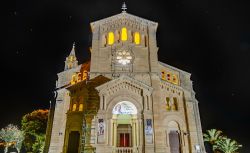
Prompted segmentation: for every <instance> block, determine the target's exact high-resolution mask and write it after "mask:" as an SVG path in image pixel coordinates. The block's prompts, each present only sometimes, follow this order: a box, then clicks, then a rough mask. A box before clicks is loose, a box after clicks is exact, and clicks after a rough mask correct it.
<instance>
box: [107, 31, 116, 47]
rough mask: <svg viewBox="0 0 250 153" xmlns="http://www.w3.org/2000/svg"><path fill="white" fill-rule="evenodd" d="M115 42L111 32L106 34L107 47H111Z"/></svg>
mask: <svg viewBox="0 0 250 153" xmlns="http://www.w3.org/2000/svg"><path fill="white" fill-rule="evenodd" d="M114 42H115V35H114V33H113V32H109V34H108V45H113V44H114Z"/></svg>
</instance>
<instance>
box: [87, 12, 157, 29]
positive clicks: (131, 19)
mask: <svg viewBox="0 0 250 153" xmlns="http://www.w3.org/2000/svg"><path fill="white" fill-rule="evenodd" d="M90 25H91V27H92V29H95V28H97V27H99V26H100V27H102V28H101V29H100V31H101V32H104V31H108V30H109V29H115V28H117V27H120V26H121V25H126V26H129V27H133V28H134V29H138V30H140V31H146V30H147V27H153V28H154V29H155V30H156V29H157V27H158V23H156V22H153V21H149V20H146V19H143V18H140V17H138V16H135V15H132V14H129V13H125V12H123V13H120V14H117V15H114V16H111V17H108V18H105V19H102V20H99V21H95V22H92V23H91V24H90Z"/></svg>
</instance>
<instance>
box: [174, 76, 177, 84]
mask: <svg viewBox="0 0 250 153" xmlns="http://www.w3.org/2000/svg"><path fill="white" fill-rule="evenodd" d="M173 83H174V84H178V77H177V76H176V75H173Z"/></svg>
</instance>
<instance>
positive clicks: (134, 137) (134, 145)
mask: <svg viewBox="0 0 250 153" xmlns="http://www.w3.org/2000/svg"><path fill="white" fill-rule="evenodd" d="M135 126H136V125H135V120H134V119H133V120H132V135H133V148H135V147H136V133H135V132H136V130H135Z"/></svg>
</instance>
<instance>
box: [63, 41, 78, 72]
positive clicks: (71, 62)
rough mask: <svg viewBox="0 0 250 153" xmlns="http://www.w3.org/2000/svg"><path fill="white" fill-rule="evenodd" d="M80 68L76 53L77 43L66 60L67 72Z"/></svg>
mask: <svg viewBox="0 0 250 153" xmlns="http://www.w3.org/2000/svg"><path fill="white" fill-rule="evenodd" d="M77 66H78V61H77V58H76V53H75V43H73V46H72V49H71V51H70V54H69V56H68V57H67V58H66V60H65V68H64V69H65V70H68V69H71V68H75V67H77Z"/></svg>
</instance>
